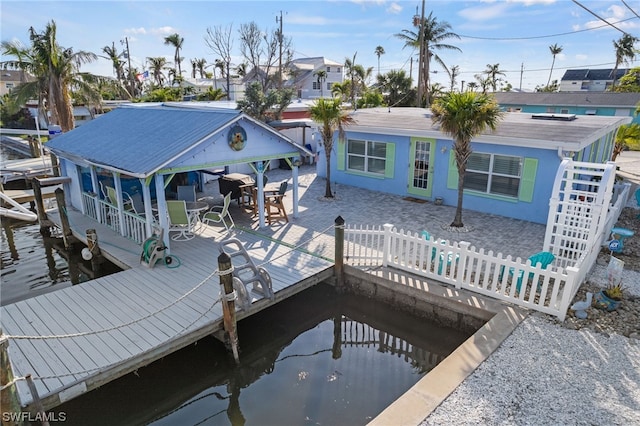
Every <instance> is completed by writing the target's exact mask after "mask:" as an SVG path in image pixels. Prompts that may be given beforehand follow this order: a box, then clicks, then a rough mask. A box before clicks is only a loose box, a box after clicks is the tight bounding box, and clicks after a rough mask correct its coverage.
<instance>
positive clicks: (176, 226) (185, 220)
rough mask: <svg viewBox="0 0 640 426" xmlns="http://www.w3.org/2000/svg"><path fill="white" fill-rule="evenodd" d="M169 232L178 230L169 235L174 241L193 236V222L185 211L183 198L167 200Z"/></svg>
mask: <svg viewBox="0 0 640 426" xmlns="http://www.w3.org/2000/svg"><path fill="white" fill-rule="evenodd" d="M167 212H168V213H169V232H178V234H176V235H174V236H173V237H171V239H172V240H174V241H187V240H190V239H192V238H194V237H195V235H194V234H193V222H192V221H191V218H190V217H189V214H188V213H187V203H186V202H185V201H184V200H168V201H167Z"/></svg>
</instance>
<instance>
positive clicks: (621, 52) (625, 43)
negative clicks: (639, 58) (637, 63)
mask: <svg viewBox="0 0 640 426" xmlns="http://www.w3.org/2000/svg"><path fill="white" fill-rule="evenodd" d="M638 40H639V39H638V38H637V37H634V36H632V35H631V34H625V35H623V36H622V37H620V38H619V39H618V41H615V40H614V41H613V48H614V49H615V51H616V64H615V66H614V67H613V76H612V78H613V84H612V85H611V91H613V89H614V88H615V85H616V76H617V74H618V67H619V66H620V65H621V64H623V63H627V64H628V63H629V61H633V60H634V59H635V57H636V50H635V49H634V47H633V45H634V43H635V42H637V41H638Z"/></svg>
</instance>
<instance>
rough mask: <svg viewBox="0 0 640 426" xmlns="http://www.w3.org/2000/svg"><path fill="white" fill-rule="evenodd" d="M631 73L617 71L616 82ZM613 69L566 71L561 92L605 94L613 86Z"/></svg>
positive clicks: (561, 82)
mask: <svg viewBox="0 0 640 426" xmlns="http://www.w3.org/2000/svg"><path fill="white" fill-rule="evenodd" d="M627 71H629V70H628V69H626V68H621V69H618V70H617V71H616V75H615V80H616V81H618V80H619V79H620V77H622V76H623V75H625V74H626V73H627ZM613 80H614V78H613V69H612V68H607V69H597V70H592V69H579V70H567V71H565V73H564V75H563V76H562V79H561V80H560V87H559V88H558V91H559V92H604V91H605V90H608V89H609V88H610V87H611V85H612V84H613Z"/></svg>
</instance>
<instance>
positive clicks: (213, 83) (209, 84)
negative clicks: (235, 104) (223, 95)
mask: <svg viewBox="0 0 640 426" xmlns="http://www.w3.org/2000/svg"><path fill="white" fill-rule="evenodd" d="M229 85H230V86H231V89H230V90H229V98H230V100H232V101H239V100H242V99H244V89H245V85H244V83H243V81H242V79H239V78H232V79H230V81H229ZM182 86H183V87H185V88H191V94H192V95H195V96H197V95H200V94H202V93H206V92H208V91H209V89H220V90H222V91H223V92H226V88H227V79H226V78H217V79H215V80H214V79H212V78H205V79H202V78H187V79H185V80H184V81H183V82H182Z"/></svg>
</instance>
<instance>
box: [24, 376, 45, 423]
mask: <svg viewBox="0 0 640 426" xmlns="http://www.w3.org/2000/svg"><path fill="white" fill-rule="evenodd" d="M24 378H25V379H26V381H27V386H29V392H31V397H32V398H33V406H34V407H36V410H38V413H39V417H40V419H41V424H42V426H49V420H47V415H46V414H45V412H44V407H43V406H42V401H41V400H40V395H38V390H37V389H36V385H35V383H33V379H32V378H31V374H27V375H26V376H25V377H24Z"/></svg>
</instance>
